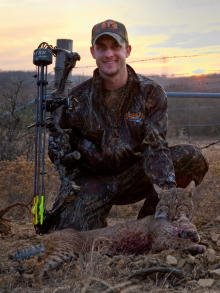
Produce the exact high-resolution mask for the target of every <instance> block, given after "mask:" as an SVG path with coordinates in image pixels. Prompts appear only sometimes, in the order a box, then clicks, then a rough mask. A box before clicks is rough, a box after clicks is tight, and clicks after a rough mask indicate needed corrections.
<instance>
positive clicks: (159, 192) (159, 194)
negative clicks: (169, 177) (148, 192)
mask: <svg viewBox="0 0 220 293" xmlns="http://www.w3.org/2000/svg"><path fill="white" fill-rule="evenodd" d="M153 186H154V190H155V191H156V193H157V195H158V197H159V198H161V194H163V193H164V190H163V189H162V188H161V187H160V186H159V185H157V184H154V185H153Z"/></svg>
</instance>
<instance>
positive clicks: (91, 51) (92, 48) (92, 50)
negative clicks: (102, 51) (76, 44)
mask: <svg viewBox="0 0 220 293" xmlns="http://www.w3.org/2000/svg"><path fill="white" fill-rule="evenodd" d="M90 53H91V54H92V57H93V58H94V59H96V58H95V52H94V47H93V46H91V47H90Z"/></svg>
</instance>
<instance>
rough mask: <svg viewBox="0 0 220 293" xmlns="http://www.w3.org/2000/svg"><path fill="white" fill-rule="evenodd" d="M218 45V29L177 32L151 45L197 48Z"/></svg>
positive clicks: (219, 39) (219, 42)
mask: <svg viewBox="0 0 220 293" xmlns="http://www.w3.org/2000/svg"><path fill="white" fill-rule="evenodd" d="M216 45H220V31H218V30H215V31H209V32H192V33H178V34H173V35H171V36H170V37H168V38H167V39H166V40H165V41H163V42H160V43H157V44H154V45H151V47H156V48H162V47H169V48H171V47H179V48H198V47H200V48H201V47H208V46H216Z"/></svg>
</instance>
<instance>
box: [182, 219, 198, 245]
mask: <svg viewBox="0 0 220 293" xmlns="http://www.w3.org/2000/svg"><path fill="white" fill-rule="evenodd" d="M177 225H178V228H177V229H178V236H179V237H180V238H183V239H190V240H191V241H192V242H195V243H199V242H200V236H199V233H198V231H197V229H196V226H195V225H193V224H192V223H190V222H184V223H183V222H177Z"/></svg>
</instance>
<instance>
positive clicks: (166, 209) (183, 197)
mask: <svg viewBox="0 0 220 293" xmlns="http://www.w3.org/2000/svg"><path fill="white" fill-rule="evenodd" d="M154 188H155V191H156V192H157V194H158V197H159V199H160V200H159V203H158V204H157V207H156V213H155V217H156V218H167V219H169V220H170V221H178V222H179V221H187V220H188V221H191V219H192V216H193V202H192V196H193V193H194V190H195V182H194V181H192V182H191V183H190V184H189V185H188V186H187V187H186V188H175V187H174V188H171V189H169V190H163V189H161V188H160V187H159V186H157V185H154Z"/></svg>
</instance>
